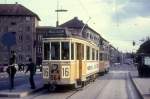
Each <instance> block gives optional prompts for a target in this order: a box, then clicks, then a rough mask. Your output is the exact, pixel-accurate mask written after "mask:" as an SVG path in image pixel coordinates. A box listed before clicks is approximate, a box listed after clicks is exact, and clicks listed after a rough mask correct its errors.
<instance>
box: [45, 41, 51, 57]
mask: <svg viewBox="0 0 150 99" xmlns="http://www.w3.org/2000/svg"><path fill="white" fill-rule="evenodd" d="M49 49H50V47H49V43H44V60H49V54H50V53H49Z"/></svg>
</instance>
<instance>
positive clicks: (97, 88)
mask: <svg viewBox="0 0 150 99" xmlns="http://www.w3.org/2000/svg"><path fill="white" fill-rule="evenodd" d="M133 71H136V68H135V67H134V66H132V65H125V64H123V65H115V66H113V67H111V68H110V72H109V73H108V74H106V75H104V76H100V77H98V78H97V80H96V81H95V82H93V83H90V84H88V85H87V86H85V87H84V88H83V89H80V90H69V91H62V92H52V93H50V92H47V91H46V90H41V91H40V92H38V93H35V94H32V95H30V96H27V97H24V98H23V99H42V98H43V99H140V96H139V94H138V93H137V90H136V89H135V87H134V86H133V83H132V82H131V78H130V73H129V72H133Z"/></svg>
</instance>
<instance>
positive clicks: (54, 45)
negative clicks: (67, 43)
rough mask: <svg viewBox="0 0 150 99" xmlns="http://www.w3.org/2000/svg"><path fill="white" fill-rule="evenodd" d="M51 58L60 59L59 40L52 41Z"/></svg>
mask: <svg viewBox="0 0 150 99" xmlns="http://www.w3.org/2000/svg"><path fill="white" fill-rule="evenodd" d="M51 60H60V43H59V42H51Z"/></svg>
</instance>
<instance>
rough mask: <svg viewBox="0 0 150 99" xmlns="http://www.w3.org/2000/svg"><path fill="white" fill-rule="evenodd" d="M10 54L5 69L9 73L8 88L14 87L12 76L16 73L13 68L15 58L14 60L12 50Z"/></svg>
mask: <svg viewBox="0 0 150 99" xmlns="http://www.w3.org/2000/svg"><path fill="white" fill-rule="evenodd" d="M11 54H12V56H11V57H10V59H9V66H8V68H7V70H6V72H7V73H8V75H9V80H10V89H14V77H15V74H16V71H17V70H16V68H15V60H16V55H15V53H14V51H12V52H11Z"/></svg>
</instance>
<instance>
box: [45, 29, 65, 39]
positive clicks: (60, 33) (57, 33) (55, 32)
mask: <svg viewBox="0 0 150 99" xmlns="http://www.w3.org/2000/svg"><path fill="white" fill-rule="evenodd" d="M66 36H67V34H66V31H65V29H50V30H49V31H48V32H47V33H45V35H44V36H43V37H44V38H49V37H66Z"/></svg>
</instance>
